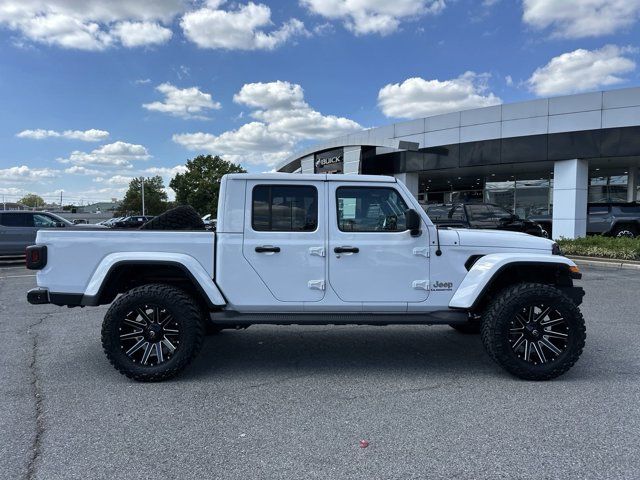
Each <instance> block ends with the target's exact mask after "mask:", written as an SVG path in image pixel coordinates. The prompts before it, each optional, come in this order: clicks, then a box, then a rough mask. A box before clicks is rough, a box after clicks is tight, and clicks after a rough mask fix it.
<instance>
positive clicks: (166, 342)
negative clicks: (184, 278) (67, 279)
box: [102, 284, 204, 381]
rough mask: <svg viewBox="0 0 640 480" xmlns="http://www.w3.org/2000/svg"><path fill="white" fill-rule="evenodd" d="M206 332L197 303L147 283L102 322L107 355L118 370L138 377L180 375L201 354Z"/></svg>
mask: <svg viewBox="0 0 640 480" xmlns="http://www.w3.org/2000/svg"><path fill="white" fill-rule="evenodd" d="M203 336H204V325H203V318H202V312H201V309H200V308H199V307H198V304H197V303H196V301H195V300H194V299H192V298H191V297H190V296H189V295H188V294H187V293H185V292H184V291H182V290H180V289H178V288H175V287H171V286H169V285H163V284H150V285H143V286H140V287H136V288H134V289H132V290H130V291H128V292H127V293H125V294H123V295H122V296H121V297H119V298H118V299H117V300H116V301H115V302H114V303H113V304H112V305H111V307H110V308H109V310H108V311H107V314H106V315H105V317H104V322H103V323H102V347H103V349H104V352H105V353H106V355H107V358H108V359H109V361H110V362H111V364H112V365H113V366H114V367H115V368H116V370H118V371H119V372H120V373H122V374H123V375H126V376H127V377H129V378H132V379H134V380H138V381H159V380H165V379H167V378H170V377H173V376H174V375H176V374H177V373H178V372H180V371H181V370H183V369H184V368H185V367H186V366H187V365H188V364H189V363H191V361H192V360H193V358H194V357H195V356H196V355H197V353H198V352H199V350H200V347H201V346H202V339H203Z"/></svg>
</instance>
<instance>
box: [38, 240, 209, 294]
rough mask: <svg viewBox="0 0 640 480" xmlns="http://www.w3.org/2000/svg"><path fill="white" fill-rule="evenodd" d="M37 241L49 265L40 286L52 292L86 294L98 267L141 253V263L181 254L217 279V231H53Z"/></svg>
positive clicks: (39, 276)
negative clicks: (149, 257)
mask: <svg viewBox="0 0 640 480" xmlns="http://www.w3.org/2000/svg"><path fill="white" fill-rule="evenodd" d="M36 242H37V243H38V244H39V245H45V246H46V247H47V265H46V267H45V268H44V269H43V270H40V271H39V272H38V274H37V283H38V286H45V285H46V286H47V287H48V288H49V290H50V291H52V292H58V293H66V292H68V293H77V292H84V291H85V290H86V288H87V286H88V285H89V282H90V281H91V278H92V277H93V275H94V274H95V273H96V270H97V269H98V267H99V265H106V264H109V263H112V262H104V260H114V261H117V256H118V255H121V254H128V253H130V252H136V253H139V255H136V258H139V259H140V260H141V261H144V258H145V254H148V253H154V254H157V253H167V254H172V255H174V256H175V255H176V254H179V255H180V254H182V255H185V256H188V257H192V258H193V259H194V260H195V261H197V262H198V263H199V264H200V265H201V266H202V267H203V268H204V270H205V271H206V272H207V274H208V275H209V278H213V276H214V255H215V254H214V252H215V233H214V232H207V231H158V230H110V229H99V230H98V229H96V230H84V229H82V230H80V229H79V230H65V229H52V230H40V231H39V232H38V236H37V239H36ZM107 257H111V258H109V259H107ZM155 257H156V258H157V255H155ZM53 272H57V275H53ZM60 272H68V273H69V274H68V275H64V276H62V275H60V274H59V273H60Z"/></svg>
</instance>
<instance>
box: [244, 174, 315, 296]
mask: <svg viewBox="0 0 640 480" xmlns="http://www.w3.org/2000/svg"><path fill="white" fill-rule="evenodd" d="M245 195H246V198H247V202H249V208H248V211H250V212H251V213H250V215H245V227H244V232H245V233H244V243H243V247H242V251H243V254H244V257H245V258H246V259H247V261H248V262H249V264H251V266H252V267H253V269H254V270H255V272H256V273H257V274H258V275H259V276H260V278H261V279H262V281H263V282H264V284H265V285H266V287H267V288H268V289H269V290H270V291H271V293H272V294H273V296H274V297H275V298H276V299H277V300H279V301H281V302H317V301H320V300H322V298H323V297H324V290H325V286H326V285H325V266H326V265H325V262H326V257H325V248H326V245H325V232H326V230H325V229H326V225H325V222H321V221H318V219H324V218H325V208H324V206H325V202H324V201H325V198H326V197H325V184H324V182H309V183H304V182H299V183H298V182H296V183H295V184H292V182H286V183H278V182H273V181H272V182H267V183H265V182H259V181H248V182H247V190H246V194H245ZM247 295H251V292H247Z"/></svg>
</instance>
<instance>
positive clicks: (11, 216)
mask: <svg viewBox="0 0 640 480" xmlns="http://www.w3.org/2000/svg"><path fill="white" fill-rule="evenodd" d="M0 224H1V225H3V226H5V227H33V215H32V214H30V213H4V214H2V215H0Z"/></svg>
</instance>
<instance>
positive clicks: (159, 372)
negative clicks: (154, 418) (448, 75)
mask: <svg viewBox="0 0 640 480" xmlns="http://www.w3.org/2000/svg"><path fill="white" fill-rule="evenodd" d="M27 267H28V268H31V269H34V270H38V273H37V284H38V288H36V289H33V290H31V291H30V292H29V293H28V300H29V302H30V303H32V304H43V303H51V304H55V305H67V306H70V307H72V306H95V305H106V304H111V306H110V307H109V310H108V311H107V314H106V316H105V318H104V323H103V325H102V345H103V348H104V351H105V353H106V355H107V357H108V359H109V361H110V362H111V363H112V364H113V366H114V367H115V368H116V369H117V370H119V371H120V372H121V373H123V374H124V375H126V376H128V377H130V378H133V379H135V380H141V381H150V380H162V379H166V378H169V377H171V376H173V375H175V374H176V373H178V372H179V371H181V370H182V369H184V368H185V367H186V366H187V365H188V364H189V362H190V361H191V360H192V359H193V358H194V357H195V355H196V354H197V353H198V350H199V349H200V347H201V345H202V339H203V336H204V334H205V332H206V331H207V330H215V329H222V328H232V327H233V328H243V327H246V326H249V325H251V324H285V325H290V324H300V325H318V324H366V325H389V324H448V325H451V326H452V327H454V328H456V329H457V330H459V331H461V332H465V333H480V334H481V335H482V341H483V343H484V346H485V348H486V350H487V352H488V353H489V355H490V357H491V358H493V359H494V360H495V361H496V362H497V363H498V364H499V365H501V366H502V367H503V368H504V369H506V370H507V371H509V372H510V373H512V374H514V375H516V376H518V377H520V378H524V379H530V380H546V379H551V378H554V377H557V376H558V375H561V374H562V373H564V372H566V371H567V370H568V369H569V368H571V366H572V365H573V364H574V363H575V362H576V361H577V360H578V357H579V356H580V354H581V353H582V349H583V347H584V343H585V324H584V320H583V318H582V314H581V313H580V310H579V309H578V305H580V303H581V302H582V297H583V295H584V291H583V290H582V288H580V287H576V286H574V284H573V281H574V280H575V279H579V278H580V277H581V274H580V272H579V270H578V267H577V266H576V265H575V263H574V262H572V261H571V260H569V259H567V258H565V257H563V256H562V255H561V252H560V250H559V248H558V245H557V244H555V243H554V242H552V241H551V240H546V239H543V238H537V237H533V236H530V235H527V234H524V233H513V232H505V231H491V230H466V229H448V228H441V229H437V228H436V227H435V226H434V224H433V223H432V222H431V221H430V220H429V217H428V216H427V214H426V213H425V211H424V210H423V209H422V208H421V207H420V204H419V203H418V202H417V200H416V199H415V197H414V196H413V195H411V193H410V191H409V190H408V189H407V188H406V187H405V185H404V184H403V183H401V182H398V181H397V180H396V179H394V178H392V177H382V176H364V175H361V176H360V175H358V176H345V175H300V174H260V175H253V174H234V175H227V176H225V177H223V179H222V182H221V188H220V200H219V204H218V220H217V231H216V232H209V231H204V230H202V231H154V230H136V231H131V230H127V231H110V230H100V231H80V230H70V231H65V230H64V229H61V230H41V231H40V232H39V233H38V236H37V239H36V245H33V246H31V247H29V248H28V250H27ZM461 354H462V352H461Z"/></svg>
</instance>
